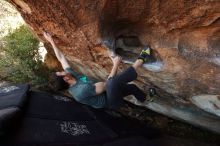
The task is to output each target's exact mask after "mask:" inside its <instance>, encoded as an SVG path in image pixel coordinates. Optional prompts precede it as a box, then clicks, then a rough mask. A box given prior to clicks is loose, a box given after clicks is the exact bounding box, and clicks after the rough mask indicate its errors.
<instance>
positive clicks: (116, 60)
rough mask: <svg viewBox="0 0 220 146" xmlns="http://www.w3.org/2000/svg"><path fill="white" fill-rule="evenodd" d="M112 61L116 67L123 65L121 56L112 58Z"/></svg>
mask: <svg viewBox="0 0 220 146" xmlns="http://www.w3.org/2000/svg"><path fill="white" fill-rule="evenodd" d="M111 59H112V62H113V65H114V66H119V64H120V63H121V60H122V58H121V56H115V57H114V58H113V57H111Z"/></svg>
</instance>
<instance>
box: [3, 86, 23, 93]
mask: <svg viewBox="0 0 220 146" xmlns="http://www.w3.org/2000/svg"><path fill="white" fill-rule="evenodd" d="M17 89H19V87H17V86H9V87H3V88H0V93H8V92H11V91H14V90H17Z"/></svg>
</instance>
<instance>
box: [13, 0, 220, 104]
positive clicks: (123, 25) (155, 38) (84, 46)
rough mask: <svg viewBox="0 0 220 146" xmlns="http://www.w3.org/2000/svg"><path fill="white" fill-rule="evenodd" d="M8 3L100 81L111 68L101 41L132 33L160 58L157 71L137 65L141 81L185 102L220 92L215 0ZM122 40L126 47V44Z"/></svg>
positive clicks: (219, 11)
mask: <svg viewBox="0 0 220 146" xmlns="http://www.w3.org/2000/svg"><path fill="white" fill-rule="evenodd" d="M21 1H22V2H21ZM12 3H13V4H14V5H15V6H16V7H17V9H18V10H19V11H20V12H21V14H22V16H23V18H24V19H25V21H26V22H27V23H28V24H29V25H30V27H31V28H32V30H33V31H34V32H35V34H36V35H37V36H38V37H39V38H40V39H41V40H42V41H45V39H44V38H43V35H42V33H43V31H48V32H49V33H51V34H52V35H53V36H54V38H55V42H56V43H57V45H58V47H59V48H60V50H61V51H62V52H63V53H64V54H65V55H66V56H67V58H68V59H69V61H70V62H72V64H73V67H76V68H77V69H78V70H79V71H82V72H83V73H85V74H88V75H91V76H93V77H96V78H100V79H104V78H105V77H106V76H107V74H108V72H109V71H110V68H111V62H110V60H109V59H108V56H107V54H106V49H105V48H102V47H100V46H101V43H102V42H103V41H109V42H111V41H112V40H115V39H116V38H118V37H122V38H123V37H134V38H138V39H139V40H140V42H141V44H150V45H151V47H152V48H153V50H154V52H157V57H159V58H160V61H161V62H162V66H160V69H159V70H157V71H149V70H147V69H145V68H142V69H140V71H139V73H140V75H141V76H140V78H139V80H140V81H141V83H140V84H147V83H148V82H150V83H152V84H154V85H156V86H158V87H159V88H161V89H163V90H165V91H167V92H168V93H171V94H172V95H174V96H178V97H181V98H183V99H186V100H188V99H190V98H191V97H192V96H194V95H198V94H212V95H220V2H219V0H169V1H166V0H71V1H70V0H51V1H45V0H37V1H36V0H12ZM132 43H133V44H134V43H135V42H134V41H131V42H130V45H132ZM125 44H126V45H127V47H128V48H129V42H127V43H125ZM126 45H125V47H126ZM130 48H132V47H130ZM110 49H114V48H111V47H110ZM136 52H137V51H136ZM129 53H130V54H129ZM120 55H122V56H123V57H125V58H128V59H129V57H130V59H131V60H132V59H134V58H135V57H136V56H137V53H135V49H134V47H133V50H130V51H129V50H128V49H126V48H122V51H121V52H120ZM125 66H126V65H125V64H124V65H122V68H123V67H125Z"/></svg>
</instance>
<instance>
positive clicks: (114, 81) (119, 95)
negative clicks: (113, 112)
mask: <svg viewBox="0 0 220 146" xmlns="http://www.w3.org/2000/svg"><path fill="white" fill-rule="evenodd" d="M44 37H45V38H46V40H47V41H49V42H50V44H51V45H52V47H53V50H54V52H55V55H56V57H57V59H58V60H59V61H60V63H61V65H62V67H63V69H64V71H62V72H56V74H55V78H56V81H55V82H54V83H53V85H55V87H56V88H57V90H62V89H68V92H69V93H70V94H71V95H72V97H73V98H74V99H75V100H76V101H78V102H80V103H82V104H86V105H90V106H92V107H94V108H111V109H117V108H119V107H120V106H122V104H123V97H124V96H128V95H134V96H135V97H136V98H137V100H139V101H140V102H144V101H145V100H146V94H145V93H144V92H143V91H142V90H140V89H139V88H138V87H137V86H136V85H135V84H130V83H129V82H131V81H133V80H135V79H136V78H137V72H136V70H137V68H139V67H141V66H142V64H143V63H145V62H147V61H148V59H149V57H150V55H151V49H150V48H149V47H144V48H143V50H142V51H141V54H140V56H139V57H138V59H137V60H136V62H135V63H134V64H133V65H132V66H131V67H129V68H128V69H126V70H125V71H123V72H122V73H120V74H118V75H116V74H117V70H118V67H119V64H120V62H121V57H119V56H117V55H116V56H110V58H111V60H112V62H113V68H112V70H111V73H110V75H109V77H108V79H107V81H106V82H94V81H92V80H91V79H89V78H88V77H86V76H84V75H81V74H78V73H76V72H75V71H74V70H73V69H72V68H71V67H70V65H69V63H68V61H67V59H66V58H65V56H64V54H63V53H62V52H60V51H59V49H58V48H57V46H56V44H55V43H54V41H53V38H52V37H51V35H50V34H49V33H44Z"/></svg>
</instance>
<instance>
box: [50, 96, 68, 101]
mask: <svg viewBox="0 0 220 146" xmlns="http://www.w3.org/2000/svg"><path fill="white" fill-rule="evenodd" d="M53 97H54V98H55V99H56V100H60V101H65V102H69V101H71V99H69V98H68V97H64V96H56V95H55V96H53Z"/></svg>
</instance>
